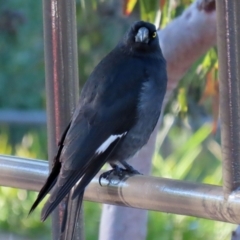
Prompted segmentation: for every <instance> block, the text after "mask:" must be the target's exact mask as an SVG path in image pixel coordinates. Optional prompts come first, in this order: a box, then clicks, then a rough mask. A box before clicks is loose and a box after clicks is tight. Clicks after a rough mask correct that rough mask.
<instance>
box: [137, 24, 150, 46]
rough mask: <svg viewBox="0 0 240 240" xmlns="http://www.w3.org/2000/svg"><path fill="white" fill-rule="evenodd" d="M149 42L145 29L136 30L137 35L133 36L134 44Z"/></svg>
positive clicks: (147, 32)
mask: <svg viewBox="0 0 240 240" xmlns="http://www.w3.org/2000/svg"><path fill="white" fill-rule="evenodd" d="M148 41H149V31H148V29H147V28H145V27H141V28H139V29H138V33H137V35H136V36H135V42H142V43H148Z"/></svg>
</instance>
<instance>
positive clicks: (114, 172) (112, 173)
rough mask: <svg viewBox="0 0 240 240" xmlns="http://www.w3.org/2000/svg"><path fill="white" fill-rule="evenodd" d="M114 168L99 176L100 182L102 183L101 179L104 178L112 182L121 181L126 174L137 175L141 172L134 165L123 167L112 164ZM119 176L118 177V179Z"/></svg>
mask: <svg viewBox="0 0 240 240" xmlns="http://www.w3.org/2000/svg"><path fill="white" fill-rule="evenodd" d="M111 166H112V167H113V169H111V170H109V171H107V172H104V173H102V174H101V175H100V177H99V184H100V185H101V186H102V184H101V180H102V179H103V178H104V179H106V180H108V181H109V184H110V183H113V182H114V180H118V182H119V181H121V180H122V179H123V178H124V177H125V176H126V175H128V176H129V175H135V174H141V173H139V172H138V171H137V170H135V169H134V168H133V167H132V166H128V168H121V167H119V166H118V165H112V164H111ZM116 178H117V179H116Z"/></svg>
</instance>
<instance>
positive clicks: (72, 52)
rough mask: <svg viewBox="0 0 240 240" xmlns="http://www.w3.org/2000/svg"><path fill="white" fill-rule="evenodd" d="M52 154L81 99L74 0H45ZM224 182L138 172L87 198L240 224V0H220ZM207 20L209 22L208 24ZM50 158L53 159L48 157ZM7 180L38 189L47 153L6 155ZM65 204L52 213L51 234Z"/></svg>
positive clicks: (3, 179) (3, 175) (2, 165)
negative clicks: (40, 156) (35, 156)
mask: <svg viewBox="0 0 240 240" xmlns="http://www.w3.org/2000/svg"><path fill="white" fill-rule="evenodd" d="M43 3H44V4H43V6H44V8H43V11H44V33H45V34H44V35H45V38H44V41H45V57H46V59H45V61H46V88H47V96H48V99H47V100H48V103H47V111H48V112H47V113H48V114H47V115H48V130H49V131H48V138H49V159H52V158H53V156H54V153H55V150H56V143H57V141H58V140H59V138H60V135H61V133H62V131H63V128H64V127H66V125H67V123H68V121H69V118H70V115H71V112H72V109H73V108H74V106H75V103H76V98H77V93H78V88H77V82H78V81H77V80H78V72H77V66H78V64H77V44H76V20H75V1H73V0H71V1H60V0H51V1H49V0H44V1H43ZM216 6H217V27H218V29H217V30H218V31H217V32H218V47H219V48H218V51H219V67H220V71H219V78H220V113H221V129H222V153H223V187H221V186H214V185H207V184H198V183H190V182H184V181H178V180H171V179H163V178H155V177H146V176H134V177H129V178H126V179H124V180H123V181H121V182H120V183H118V182H116V183H111V184H110V185H107V183H103V185H105V186H103V187H101V186H99V184H98V176H96V177H95V178H94V179H93V181H92V182H91V183H90V185H89V186H88V187H87V190H86V194H85V197H84V198H85V199H86V200H90V201H96V202H102V203H110V204H118V205H124V206H131V207H136V208H144V209H151V210H157V211H163V212H170V213H176V214H183V215H190V216H196V217H203V218H209V219H212V220H219V221H225V222H231V223H237V224H240V192H239V191H238V188H239V184H240V144H239V142H240V101H239V99H240V72H239V71H240V62H239V61H240V59H239V58H240V57H239V56H240V35H239V34H240V29H239V28H240V15H239V12H240V1H239V0H229V1H228V0H217V1H216ZM206 27H207V26H206ZM50 165H51V164H50ZM0 169H1V171H0V184H1V185H2V186H8V187H15V188H22V189H29V190H35V191H38V190H39V189H40V187H41V186H42V184H43V182H44V180H45V178H46V177H47V174H48V166H47V163H46V162H45V161H40V160H32V159H21V158H16V157H12V156H0ZM63 210H64V209H63V207H60V210H57V211H56V212H55V214H54V217H53V218H54V221H53V239H57V236H58V234H59V221H60V220H59V219H61V217H60V216H61V215H62V211H63Z"/></svg>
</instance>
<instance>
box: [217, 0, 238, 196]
mask: <svg viewBox="0 0 240 240" xmlns="http://www.w3.org/2000/svg"><path fill="white" fill-rule="evenodd" d="M216 6H217V42H218V56H219V80H220V117H221V137H222V140H221V141H222V155H223V189H224V192H225V197H228V194H230V193H231V192H232V191H234V190H236V189H237V188H239V185H240V144H239V143H240V101H239V99H240V14H239V13H240V1H239V0H229V1H228V0H218V1H216Z"/></svg>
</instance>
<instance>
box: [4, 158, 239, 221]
mask: <svg viewBox="0 0 240 240" xmlns="http://www.w3.org/2000/svg"><path fill="white" fill-rule="evenodd" d="M0 169H1V171H0V185H2V186H8V187H15V188H22V189H28V190H34V191H39V189H40V188H41V186H42V184H43V182H44V181H45V179H46V177H47V175H48V165H47V162H46V161H41V160H32V159H20V158H16V157H12V156H0ZM98 179H99V175H97V176H96V177H95V178H94V179H93V180H92V182H91V183H90V184H89V186H88V187H87V188H86V192H85V196H84V199H85V200H88V201H93V202H100V203H108V204H116V205H122V206H127V207H134V208H142V209H148V210H155V211H161V212H168V213H175V214H181V215H189V216H195V217H202V218H208V219H212V220H218V221H224V222H230V223H236V224H239V223H240V193H239V192H237V191H236V192H232V193H231V194H230V195H229V197H228V199H224V195H223V190H222V187H221V186H215V185H208V184H199V183H192V182H186V181H178V180H172V179H164V178H156V177H149V176H142V175H137V176H134V177H126V178H125V179H123V180H121V181H119V180H118V179H115V180H113V181H111V183H109V182H108V181H106V180H103V181H102V182H101V183H102V186H100V185H99V182H98Z"/></svg>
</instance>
